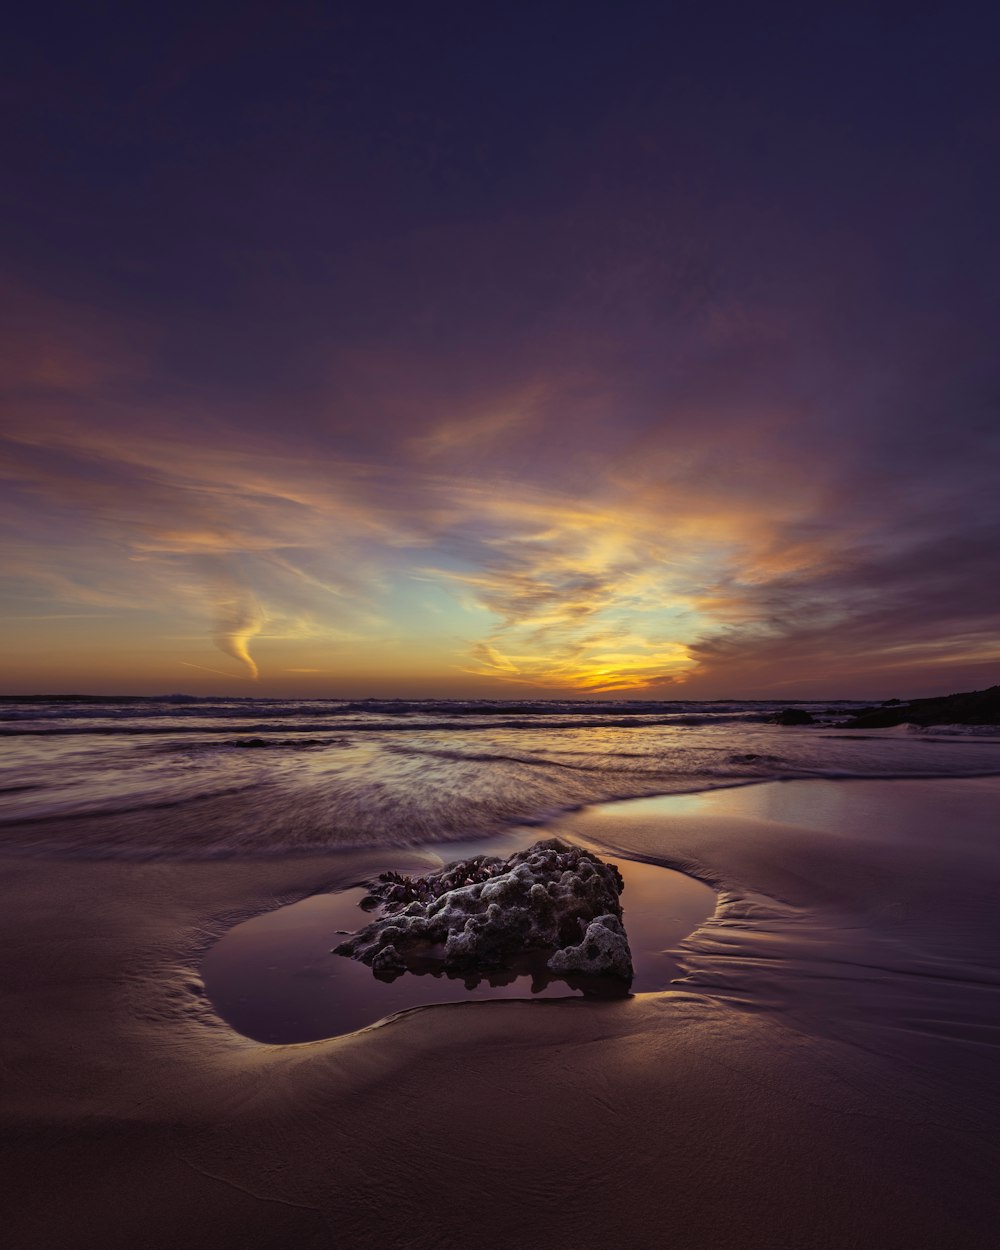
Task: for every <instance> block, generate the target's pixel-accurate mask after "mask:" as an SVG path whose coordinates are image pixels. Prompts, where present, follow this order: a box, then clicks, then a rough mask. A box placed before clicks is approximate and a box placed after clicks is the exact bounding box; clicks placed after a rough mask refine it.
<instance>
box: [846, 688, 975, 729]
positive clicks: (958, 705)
mask: <svg viewBox="0 0 1000 1250" xmlns="http://www.w3.org/2000/svg"><path fill="white" fill-rule="evenodd" d="M906 724H909V725H1000V686H990V688H989V689H988V690H967V691H964V692H963V693H961V694H948V695H942V696H941V697H940V698H936V699H912V700H911V701H910V702H909V703H899V702H898V701H895V702H892V701H890V703H886V704H884V705H883V706H882V707H880V708H865V709H863V710H862V711H861V712H859V713H858V714H857V716H855V718H854V720H852V721H849V722H848V724H847V726H846V728H848V729H887V728H890V727H891V726H893V725H906Z"/></svg>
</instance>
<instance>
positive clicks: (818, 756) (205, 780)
mask: <svg viewBox="0 0 1000 1250" xmlns="http://www.w3.org/2000/svg"><path fill="white" fill-rule="evenodd" d="M130 706H131V705H130ZM231 706H232V705H231ZM239 706H240V708H241V711H242V716H241V717H238V718H234V717H227V718H226V719H225V720H220V719H219V718H218V717H217V716H216V713H217V711H218V703H209V704H204V705H202V707H201V711H202V712H203V714H204V717H205V720H199V719H198V718H197V717H194V718H192V717H190V716H188V715H187V712H188V711H189V710H190V709H188V708H187V707H186V706H185V716H184V717H183V719H182V720H174V721H170V720H165V719H161V720H160V721H159V722H158V724H157V725H156V726H155V727H153V728H152V729H151V728H150V725H149V723H148V722H145V723H143V724H136V723H134V722H133V721H130V722H127V723H126V724H125V725H119V726H107V728H108V732H107V733H102V732H101V729H102V728H104V727H105V726H104V725H103V724H102V722H101V721H100V720H98V721H97V722H89V725H88V723H81V718H80V715H79V713H80V708H79V706H78V705H76V704H73V705H71V706H68V707H65V708H64V709H63V719H62V720H61V721H60V720H59V719H56V720H53V721H48V722H46V724H45V725H44V727H39V726H38V722H36V726H35V728H31V729H30V731H29V732H27V733H17V732H16V730H15V731H14V732H13V733H11V732H10V731H11V730H12V729H13V728H14V727H13V726H10V725H8V726H5V727H3V729H0V732H5V731H6V732H7V733H8V737H7V741H6V745H5V752H4V760H3V761H2V762H0V844H2V846H3V847H4V848H5V849H6V850H7V851H8V852H12V853H17V854H48V855H56V856H65V855H70V856H85V857H101V858H105V857H110V858H128V859H136V858H140V859H144V858H158V857H164V856H169V857H173V858H206V857H207V858H216V857H225V856H258V855H266V856H270V855H280V854H293V853H313V854H315V853H320V852H327V851H330V850H331V849H336V848H338V847H355V846H376V845H384V846H393V845H399V846H402V845H412V844H416V843H427V842H437V841H440V842H445V841H454V840H456V839H457V840H469V839H474V838H476V837H488V836H491V835H492V834H494V833H497V832H499V831H501V830H502V829H504V828H506V827H509V826H511V825H517V824H525V823H538V822H542V821H544V820H546V819H549V818H551V817H553V816H556V815H558V814H560V813H563V812H565V811H568V810H572V809H574V808H577V807H580V806H582V805H585V804H590V803H600V802H607V801H611V800H615V799H626V798H640V797H646V796H650V795H656V794H671V793H674V794H676V793H684V792H692V791H697V790H705V789H716V788H719V787H723V786H735V785H746V784H753V783H756V782H762V781H775V780H792V779H801V778H830V779H839V778H843V779H846V778H855V777H868V778H874V777H887V778H888V777H953V776H969V777H972V776H987V775H995V774H997V773H1000V752H998V750H997V745H998V740H997V739H996V738H995V737H994V738H985V737H978V736H959V735H947V734H946V735H940V736H938V735H934V734H925V733H921V734H913V733H908V732H904V733H898V732H888V733H887V732H879V733H876V734H871V733H866V734H855V733H851V732H848V731H843V730H837V729H835V728H823V727H813V726H807V727H802V728H786V727H781V726H777V725H774V724H769V723H765V722H763V721H762V720H761V717H760V705H759V704H754V705H744V706H742V707H741V706H738V705H734V704H726V705H725V707H726V710H725V711H724V712H721V713H720V712H717V711H716V710H715V706H714V705H705V708H704V709H703V714H702V715H698V714H696V712H695V711H694V710H693V709H692V708H690V707H688V708H687V709H686V710H685V712H684V714H683V716H682V717H681V716H677V715H673V716H670V717H665V716H663V715H662V714H660V715H654V716H649V715H648V714H647V713H646V712H645V711H643V712H642V713H639V714H637V715H636V716H623V715H622V714H621V709H620V708H619V709H618V710H617V714H615V715H603V714H602V715H601V716H600V717H591V716H589V715H588V716H585V717H580V716H579V715H578V714H577V715H560V716H558V717H552V716H548V715H545V716H538V715H535V716H532V717H529V718H525V719H523V720H522V719H520V718H518V717H512V716H510V715H509V708H508V714H507V715H506V716H500V715H496V716H493V717H491V718H490V719H489V720H488V721H482V720H477V719H476V718H475V717H472V716H469V717H466V718H465V719H464V721H462V723H461V725H458V724H457V723H456V722H455V721H453V720H451V719H442V718H441V717H440V716H436V717H425V719H423V720H413V719H411V720H406V719H403V718H400V719H396V720H394V721H393V722H392V723H389V722H386V721H385V720H384V719H383V718H381V716H379V717H377V718H369V719H367V720H365V719H364V717H363V716H362V715H361V714H360V713H357V712H353V713H350V714H349V715H348V716H345V717H342V718H341V719H340V720H338V719H337V718H336V717H335V716H333V715H331V716H330V717H329V719H327V720H325V721H324V722H322V724H321V725H317V724H316V720H315V718H316V706H315V705H313V707H312V712H311V715H312V717H313V720H311V721H310V720H306V719H304V718H302V717H297V718H296V719H293V720H292V721H291V722H289V721H288V720H283V719H281V718H280V717H275V716H273V715H271V713H273V711H274V707H273V706H271V705H270V704H268V703H267V701H249V700H248V701H243V702H242V703H241V704H240V705H239ZM282 706H285V705H282ZM326 706H329V705H326ZM337 706H338V708H340V709H343V708H344V707H346V706H347V705H345V704H339V705H337ZM366 706H367V705H366ZM419 706H420V707H421V708H422V709H424V711H426V710H427V708H428V706H429V705H426V704H421V705H419ZM433 706H434V707H435V708H436V709H438V710H440V707H441V705H440V704H435V705H433ZM518 706H520V705H518ZM546 706H547V707H549V709H550V710H551V705H546ZM709 709H710V710H709ZM119 710H121V709H119ZM576 710H577V713H578V712H579V707H577V709H576ZM351 717H353V720H352V719H351ZM348 725H349V731H346V730H347V729H348ZM18 728H22V726H18ZM366 730H367V731H368V732H365V731H366ZM345 731H346V732H345Z"/></svg>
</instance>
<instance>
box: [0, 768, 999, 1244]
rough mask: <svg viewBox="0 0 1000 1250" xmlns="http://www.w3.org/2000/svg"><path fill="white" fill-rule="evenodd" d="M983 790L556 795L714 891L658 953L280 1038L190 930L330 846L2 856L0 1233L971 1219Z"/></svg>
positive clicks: (666, 1234) (986, 874) (898, 1236)
mask: <svg viewBox="0 0 1000 1250" xmlns="http://www.w3.org/2000/svg"><path fill="white" fill-rule="evenodd" d="M998 812H1000V780H998V779H977V780H963V781H892V782H871V781H854V782H848V781H842V782H832V781H802V782H788V783H771V784H767V785H762V786H752V787H745V788H740V789H735V790H728V791H718V792H715V793H712V794H705V795H696V796H673V797H671V798H669V799H661V800H640V801H637V802H632V803H620V804H612V805H607V806H605V807H602V808H595V809H590V810H588V811H584V812H581V813H577V814H574V815H573V816H569V817H566V818H565V819H564V820H562V821H560V822H557V823H556V824H555V825H554V826H551V827H550V829H551V830H552V831H554V832H561V833H569V834H571V835H572V834H576V835H577V836H582V837H586V838H588V839H590V840H593V841H596V842H598V843H600V844H601V845H604V846H607V847H608V848H613V849H617V850H619V851H623V852H628V853H629V854H631V855H634V856H636V857H639V858H648V859H650V860H654V861H656V862H658V863H662V864H665V865H667V866H670V867H674V868H679V869H681V870H682V871H686V872H688V873H690V874H691V875H693V876H696V877H698V878H699V879H701V880H703V881H706V882H708V883H709V884H711V885H713V886H714V887H715V888H716V889H717V890H719V891H720V906H719V908H718V909H717V911H716V913H715V915H714V916H713V917H712V919H711V920H710V921H709V922H708V923H707V924H705V925H704V926H703V927H702V928H701V929H700V930H699V931H698V932H697V933H696V934H694V935H693V936H692V937H691V938H690V939H689V940H688V941H687V943H686V944H685V955H684V962H685V964H686V966H687V968H688V970H689V977H688V980H687V981H686V982H685V983H683V984H679V985H674V986H673V987H672V988H671V989H669V990H667V991H664V992H661V993H651V994H643V995H638V996H636V997H634V998H632V999H628V1000H625V1001H622V1002H608V1003H589V1002H576V1001H570V1002H561V1001H547V1000H542V1001H537V1002H480V1003H468V1004H451V1005H445V1006H440V1007H431V1008H425V1009H421V1010H417V1011H413V1012H410V1013H408V1014H405V1015H403V1016H401V1017H397V1018H395V1019H393V1020H392V1021H391V1022H389V1023H388V1024H385V1025H382V1026H380V1027H376V1028H373V1029H368V1030H366V1031H364V1032H361V1033H356V1034H352V1035H349V1036H345V1037H339V1038H335V1039H332V1040H329V1041H320V1042H313V1043H309V1044H304V1045H296V1046H269V1045H266V1044H262V1043H258V1042H253V1041H251V1040H249V1039H247V1038H244V1037H241V1036H239V1035H238V1034H236V1033H234V1032H233V1031H232V1030H231V1029H229V1028H228V1027H227V1026H226V1025H225V1024H223V1023H222V1022H221V1021H219V1020H218V1019H217V1018H216V1017H215V1016H214V1014H213V1013H212V1011H211V1009H210V1008H209V1006H208V1004H207V1002H206V1000H205V997H204V994H203V993H202V992H201V985H200V980H199V973H198V969H199V967H200V962H201V958H202V956H203V953H204V951H205V950H206V949H207V948H208V947H209V946H210V945H211V943H212V942H213V941H215V940H216V939H217V938H218V936H220V935H221V934H222V933H224V932H225V931H226V930H227V929H228V928H229V927H231V926H232V925H233V924H234V923H236V922H237V921H239V920H241V919H244V918H246V917H248V916H251V915H255V914H259V913H261V912H263V911H265V910H268V909H271V908H273V907H275V906H276V905H279V904H281V903H284V902H291V901H294V900H295V899H298V898H302V897H306V896H308V895H309V894H312V893H315V892H316V891H318V890H321V889H327V888H332V887H338V886H343V885H346V884H348V883H349V878H351V877H354V876H356V874H357V871H358V862H357V861H356V860H355V859H354V858H353V857H352V858H351V863H350V865H349V866H348V865H346V864H345V863H344V862H343V861H342V860H337V859H333V858H328V857H324V858H310V859H302V858H299V859H284V860H273V861H260V862H255V863H248V862H238V861H218V862H214V863H198V864H190V863H189V864H176V863H175V864H166V863H162V862H161V863H148V864H138V863H128V864H126V863H108V862H101V863H97V862H91V863H88V862H80V861H77V862H58V863H56V862H53V861H42V860H37V859H33V860H31V859H14V858H8V859H6V860H5V861H4V872H3V885H2V889H3V891H4V898H3V906H2V908H0V926H2V930H3V932H2V941H0V961H2V965H3V966H2V979H0V984H2V985H3V998H4V1003H3V1018H4V1030H3V1033H2V1042H0V1045H2V1062H3V1067H2V1071H3V1080H4V1084H5V1093H4V1100H3V1114H2V1133H3V1158H2V1167H3V1175H4V1177H5V1186H4V1189H5V1199H4V1204H5V1207H6V1208H7V1209H6V1210H5V1213H4V1230H5V1231H4V1236H5V1241H6V1244H7V1245H10V1246H12V1247H15V1248H19V1247H36V1246H37V1247H42V1246H45V1247H49V1246H52V1245H59V1246H74V1247H75V1246H81V1247H83V1246H88V1247H89V1246H95V1245H99V1246H107V1247H118V1246H121V1247H125V1246H129V1247H150V1248H151V1250H153V1248H155V1250H159V1248H160V1247H163V1248H164V1250H165V1248H166V1247H168V1246H169V1247H178V1246H183V1247H202V1246H205V1247H208V1246H214V1247H267V1248H271V1247H274V1248H275V1250H276V1248H277V1247H288V1246H296V1247H312V1246H317V1247H318V1246H333V1247H338V1248H341V1250H371V1248H373V1247H376V1246H378V1247H380V1248H381V1247H388V1248H395V1247H414V1248H420V1250H425V1248H426V1250H452V1248H454V1250H459V1248H461V1250H464V1248H465V1247H470V1246H476V1247H496V1248H497V1250H499V1248H500V1247H504V1248H505V1250H506V1248H507V1247H511V1246H517V1247H525V1248H529V1250H530V1248H533V1247H536V1246H537V1247H539V1248H540V1247H543V1246H544V1247H551V1248H552V1250H589V1248H590V1247H594V1248H595V1250H596V1248H597V1247H601V1248H602V1250H606V1248H607V1247H612V1248H621V1250H627V1248H630V1247H637V1248H643V1250H644V1248H646V1247H649V1248H653V1247H677V1250H701V1248H703V1247H704V1250H709V1248H713V1250H714V1248H722V1250H727V1248H729V1247H732V1248H733V1250H737V1248H738V1250H756V1248H760V1250H779V1248H783V1247H788V1248H789V1250H792V1248H794V1250H810V1248H811V1247H823V1248H829V1250H847V1248H849V1247H858V1248H859V1250H861V1248H868V1247H886V1248H895V1247H899V1248H900V1250H902V1248H903V1247H906V1248H907V1250H914V1247H955V1248H956V1250H958V1248H959V1247H961V1248H962V1250H970V1248H971V1250H978V1248H979V1247H983V1248H984V1250H985V1247H987V1246H989V1247H992V1246H994V1245H995V1244H996V1230H997V1228H998V1227H1000V1197H997V1196H996V1186H995V1176H996V1173H997V1168H998V1164H1000V1146H998V1134H997V1131H996V1124H997V1123H998V1112H1000V1063H998V1059H1000V1051H998V1040H1000V972H998V964H1000V920H998V909H997V906H996V899H997V897H998V893H997V892H998V887H1000V838H998V833H1000V831H998V828H997V825H998V819H997V814H998ZM546 832H548V830H546ZM406 858H407V857H406V856H404V855H400V854H399V853H395V854H394V861H395V862H396V863H397V864H399V866H403V867H405V866H407V865H405V864H403V863H401V861H402V860H405V859H406ZM384 861H385V856H384V853H383V854H382V855H381V856H376V855H372V857H371V870H372V871H375V870H378V869H380V868H381V867H382V866H384ZM418 862H421V861H420V860H419V857H417V856H413V857H412V865H411V866H413V867H416V866H417V863H418Z"/></svg>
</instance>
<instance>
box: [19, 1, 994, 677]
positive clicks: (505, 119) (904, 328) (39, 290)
mask: <svg viewBox="0 0 1000 1250" xmlns="http://www.w3.org/2000/svg"><path fill="white" fill-rule="evenodd" d="M5 43H6V51H5V52H4V61H5V65H4V71H5V72H4V74H3V81H4V85H3V87H2V88H0V90H2V92H3V97H4V114H5V116H6V117H7V119H8V120H7V122H6V123H5V125H4V126H3V127H2V128H0V131H2V135H0V147H2V163H3V169H4V177H3V189H2V192H0V205H2V214H3V222H4V226H3V232H2V246H0V277H2V283H0V287H2V293H0V323H2V334H0V340H2V348H0V353H2V394H3V418H2V438H0V474H2V479H3V484H2V491H0V527H2V531H3V544H2V549H3V555H2V557H0V598H2V607H0V617H2V626H0V628H2V654H0V689H2V690H3V691H4V692H6V693H14V694H16V693H28V692H38V693H54V692H62V693H72V692H93V693H124V694H130V693H146V694H156V693H165V692H174V691H188V692H191V693H195V694H205V693H221V694H231V695H236V694H245V695H254V694H259V695H263V696H266V695H274V696H281V697H285V696H294V695H298V696H301V697H307V696H317V697H325V696H334V697H336V696H346V697H364V696H375V697H446V698H452V697H453V698H466V697H483V698H515V699H516V698H524V697H529V696H543V697H544V696H551V697H614V698H621V697H628V698H659V699H662V698H680V699H689V698H737V697H740V698H779V699H781V698H788V699H793V698H809V697H821V698H822V697H827V698H854V697H858V698H873V699H874V698H889V697H906V696H915V695H925V694H939V693H947V692H949V691H952V690H962V689H973V688H980V687H983V686H988V685H992V684H996V683H997V682H998V681H1000V632H998V626H1000V576H998V552H1000V481H998V478H1000V352H998V343H1000V295H998V292H1000V232H998V230H997V226H996V223H997V222H998V221H1000V172H998V171H1000V151H998V148H1000V66H998V54H997V48H998V46H1000V15H998V11H997V10H996V9H991V6H986V5H982V4H978V3H977V4H962V3H958V4H947V5H946V4H943V3H942V4H931V5H924V4H919V3H907V4H905V5H904V4H898V5H895V4H893V5H890V4H870V3H869V4H865V5H849V4H830V5H824V6H812V5H802V4H795V5H783V4H768V3H762V4H759V5H748V4H745V3H739V4H725V3H718V4H713V3H698V4H695V3H676V4H675V3H666V2H663V3H635V2H628V0H624V2H623V0H614V2H608V3H587V2H586V0H575V2H574V3H563V2H562V0H533V2H532V3H519V2H517V0H512V2H511V3H508V4H503V5H500V4H469V3H468V0H465V2H464V3H451V2H448V3H439V2H436V0H423V2H422V3H420V4H412V3H406V4H403V3H392V2H385V3H373V2H372V0H367V2H366V3H339V4H338V3H326V4H324V3H297V2H296V0H290V2H288V3H284V4H281V5H274V4H266V3H262V4H255V3H245V4H240V5H219V4H211V3H209V4H198V5H193V4H187V3H177V4H173V5H158V6H147V5H135V4H127V5H126V4H122V5H118V4H112V3H94V4H90V5H80V4H59V3H41V4H38V5H32V6H22V7H21V10H20V11H19V12H18V13H17V14H15V15H14V16H13V17H12V18H11V19H10V25H9V28H8V30H7V37H6V39H5Z"/></svg>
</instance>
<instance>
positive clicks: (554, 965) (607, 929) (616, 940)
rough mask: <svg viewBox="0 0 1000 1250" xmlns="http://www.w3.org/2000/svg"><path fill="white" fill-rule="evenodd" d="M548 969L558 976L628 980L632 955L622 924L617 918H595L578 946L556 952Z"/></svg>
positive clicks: (631, 974)
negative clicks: (569, 974)
mask: <svg viewBox="0 0 1000 1250" xmlns="http://www.w3.org/2000/svg"><path fill="white" fill-rule="evenodd" d="M549 968H551V970H552V971H553V972H557V973H559V975H560V976H565V975H566V974H567V973H585V974H587V975H590V976H599V977H620V978H621V979H622V980H623V981H631V980H632V976H633V972H632V952H631V951H630V950H629V945H628V938H627V937H626V936H625V930H624V928H623V927H622V922H621V921H620V920H619V919H618V918H617V917H616V916H611V915H608V916H598V917H597V919H596V920H592V921H591V922H590V924H589V925H587V932H586V933H585V934H584V936H583V941H582V942H581V943H580V944H579V946H564V947H563V949H562V950H558V951H556V953H555V954H554V955H553V956H552V958H551V959H550V960H549Z"/></svg>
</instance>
